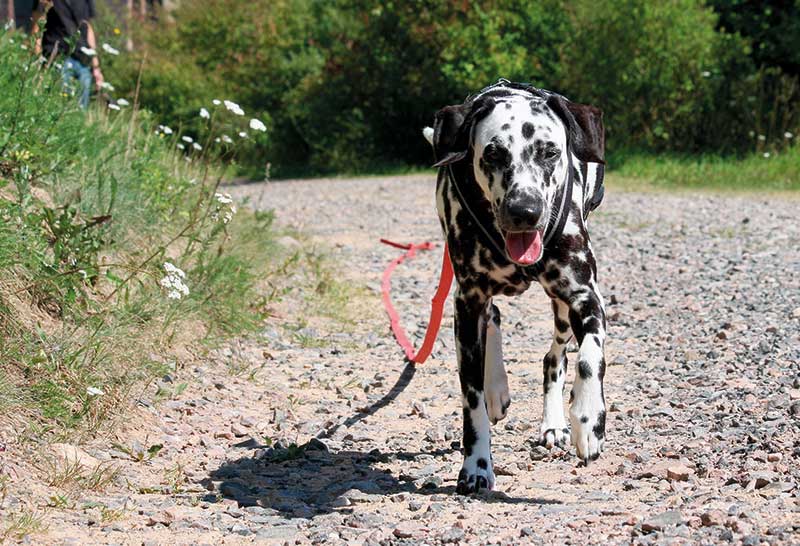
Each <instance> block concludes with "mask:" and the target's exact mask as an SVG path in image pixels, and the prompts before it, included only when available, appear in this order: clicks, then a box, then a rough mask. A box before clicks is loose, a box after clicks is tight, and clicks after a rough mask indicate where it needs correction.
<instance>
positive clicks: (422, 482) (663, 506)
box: [0, 176, 800, 545]
mask: <svg viewBox="0 0 800 546" xmlns="http://www.w3.org/2000/svg"><path fill="white" fill-rule="evenodd" d="M233 192H234V193H235V194H236V196H237V197H239V198H245V197H246V198H248V199H249V201H250V203H251V204H252V205H253V206H256V207H260V208H274V209H275V210H276V211H277V214H278V220H279V222H280V223H282V224H283V225H286V226H292V227H297V228H301V229H302V230H304V231H305V232H306V233H309V234H311V235H312V236H313V238H314V240H315V241H316V244H317V245H318V248H319V249H322V250H324V251H325V252H327V253H329V254H331V255H333V256H334V257H336V259H337V260H338V261H339V263H341V264H342V270H341V271H342V280H344V281H345V282H348V283H352V284H353V285H355V286H357V287H366V290H362V291H361V292H358V293H359V294H363V296H361V297H360V298H361V300H363V301H360V302H358V303H359V304H360V305H361V306H362V308H363V313H362V314H361V315H360V316H361V319H362V320H360V321H358V323H357V324H355V325H349V326H347V327H340V326H337V323H336V321H334V320H330V319H320V318H315V317H308V325H307V326H306V327H305V328H303V330H302V331H301V332H299V333H298V332H291V331H289V330H287V329H285V328H281V327H280V325H279V322H278V321H275V323H274V324H271V325H270V326H269V327H268V328H267V329H266V331H265V332H264V339H263V340H262V341H261V342H259V341H242V342H240V343H237V344H233V345H231V346H230V347H229V348H226V349H224V350H221V351H218V352H217V353H215V354H214V356H213V358H211V359H209V360H208V361H207V362H205V363H203V364H202V365H197V366H196V367H195V368H194V370H190V371H189V372H188V375H189V376H190V377H191V378H192V380H191V381H190V382H189V386H188V387H187V388H186V390H185V391H183V392H182V393H181V394H179V395H176V396H175V397H174V399H173V400H170V401H168V402H163V403H161V404H160V405H156V406H155V407H149V408H145V409H142V410H141V417H142V419H139V418H137V420H136V421H132V422H136V426H130V427H128V430H127V431H126V432H125V434H126V435H127V436H125V435H123V437H125V438H126V439H127V441H128V442H129V444H130V443H132V442H138V444H139V445H141V446H142V447H141V449H146V448H147V447H148V445H151V444H163V446H164V447H163V448H162V450H161V451H160V452H159V453H158V454H157V456H155V457H153V458H152V459H146V460H144V461H141V462H135V461H132V460H131V458H130V456H129V455H126V454H125V453H121V452H120V451H119V449H112V448H110V447H109V446H108V445H107V443H106V444H105V445H103V444H102V443H96V445H95V444H93V445H90V446H84V447H83V448H82V450H81V453H84V454H88V455H90V456H91V457H93V458H94V460H97V461H103V460H108V461H109V462H110V463H113V464H114V465H115V466H116V468H118V469H119V475H118V476H117V478H116V479H115V481H114V486H113V487H111V488H110V489H108V490H107V491H106V492H104V493H94V494H88V495H84V498H82V499H81V501H80V502H79V503H77V504H76V505H75V506H72V507H65V508H60V509H51V510H49V511H48V512H47V520H48V521H47V522H48V523H49V524H50V530H49V534H47V535H43V536H42V538H41V540H42V541H47V540H50V541H53V542H58V543H72V544H86V543H117V544H129V543H130V544H142V543H145V544H147V543H150V544H160V543H166V542H169V543H172V544H184V543H186V544H189V543H207V544H219V543H223V542H224V543H225V544H237V543H251V542H253V543H265V544H270V543H275V544H284V543H287V544H308V543H314V544H320V543H325V544H383V545H386V544H418V543H427V544H444V543H453V544H458V543H463V544H539V543H547V544H568V543H569V544H590V543H598V544H606V543H615V544H623V543H624V544H627V543H636V544H676V543H677V544H682V543H702V544H719V543H728V542H730V543H736V544H748V545H754V544H767V543H768V544H773V545H774V544H792V543H794V544H798V543H800V466H799V465H798V463H800V424H799V423H800V223H798V211H800V201H798V200H797V199H787V198H785V197H768V198H764V197H760V198H754V197H751V196H715V195H710V194H686V195H667V194H663V193H625V192H617V191H614V190H613V188H612V189H611V190H609V191H607V194H606V201H605V202H604V203H603V206H602V207H601V209H600V210H599V211H597V212H596V213H595V214H594V215H593V217H592V222H591V224H592V226H591V233H592V237H593V243H594V248H595V251H596V253H597V256H598V266H599V276H600V282H601V287H602V290H603V293H604V295H605V299H606V302H607V312H608V316H609V321H610V322H609V334H608V344H607V361H608V363H609V368H608V371H607V375H606V397H607V401H608V403H609V409H610V412H609V419H608V426H607V441H606V448H605V452H604V454H603V456H602V457H601V459H600V460H599V461H597V463H595V464H592V465H590V466H589V467H588V468H582V467H578V466H577V464H576V463H577V460H576V458H575V457H574V455H573V454H572V453H571V452H570V451H562V450H560V449H558V448H556V449H555V450H554V451H552V452H551V451H548V450H546V449H544V448H542V447H538V446H536V445H535V438H536V435H537V432H538V427H539V419H540V416H541V411H542V396H541V389H542V385H541V360H542V357H543V356H544V354H545V352H546V350H547V347H548V345H549V342H550V330H551V318H550V310H549V305H548V303H547V301H546V297H545V296H544V295H543V294H542V293H541V291H540V290H539V289H538V287H532V289H531V290H530V291H529V293H527V294H525V295H524V296H522V297H519V298H513V299H505V298H503V299H500V303H499V306H500V308H501V312H502V314H503V322H504V327H503V335H504V349H505V354H506V363H507V369H508V373H509V380H510V384H511V393H512V399H513V404H512V406H511V408H510V412H509V417H508V418H507V419H506V420H505V421H501V422H500V423H499V424H498V425H497V426H495V427H494V438H493V446H494V447H493V452H494V459H495V465H496V469H495V470H496V472H497V474H498V476H497V485H496V489H497V490H496V491H495V492H494V493H492V494H490V495H487V496H484V497H460V496H457V495H455V494H454V489H455V478H456V475H457V473H458V469H459V467H460V464H461V455H460V453H459V449H458V442H459V439H460V419H461V417H460V409H459V408H460V406H459V404H460V401H459V400H460V398H459V389H458V382H457V377H456V372H455V370H456V364H455V356H454V349H453V336H452V333H451V329H452V319H450V318H449V317H447V318H446V319H445V323H444V325H443V331H442V334H441V335H440V339H439V341H438V342H437V347H436V349H435V351H434V355H433V358H431V359H430V360H429V361H428V362H427V363H425V364H424V365H422V366H420V367H419V368H418V369H416V370H414V369H412V368H404V364H403V360H402V358H401V352H400V350H399V349H398V348H397V346H396V345H395V344H394V341H393V340H392V338H391V337H390V334H389V333H388V327H387V321H386V319H385V317H384V316H383V315H382V311H381V308H380V299H379V294H378V287H379V283H380V274H381V271H382V270H383V268H384V266H385V264H386V263H387V262H388V261H389V260H390V259H391V258H393V257H395V256H397V255H398V253H399V251H398V250H397V249H393V248H390V247H387V246H384V245H380V244H378V242H377V239H378V238H379V237H386V238H389V239H393V240H397V241H401V242H404V241H422V240H425V239H430V240H434V241H438V240H439V227H438V221H437V219H436V213H435V210H434V181H433V178H432V177H430V176H417V177H392V178H373V179H354V180H343V179H333V180H314V181H296V182H282V183H273V184H261V185H249V186H239V187H237V188H234V189H233ZM440 258H441V257H440V254H439V251H438V250H437V251H434V252H429V253H423V254H421V255H420V256H419V258H417V259H415V260H414V261H413V262H410V263H409V264H407V265H403V266H401V267H400V268H398V270H397V272H396V274H395V279H394V284H393V290H394V296H395V303H396V306H397V307H398V310H399V311H400V313H401V315H402V316H403V317H404V323H405V324H406V327H407V329H408V331H409V332H410V333H411V334H412V337H413V338H414V341H415V342H416V343H419V340H420V337H421V335H422V334H423V333H424V327H425V321H426V320H427V312H428V301H429V298H430V296H431V295H432V294H433V290H434V287H435V284H436V281H437V278H436V276H437V273H438V265H439V260H440ZM287 305H288V306H289V307H291V302H287ZM330 311H331V312H332V313H335V311H336V310H335V309H332V310H330ZM298 334H300V335H298ZM570 357H571V364H572V363H574V354H572V355H570ZM570 368H572V365H571V366H570ZM572 371H573V370H572V369H570V376H571V374H572ZM570 381H571V379H570ZM140 421H141V422H140ZM267 438H269V439H272V440H273V441H274V443H273V444H272V445H267V442H266V441H265V439H267ZM293 444H295V445H293ZM296 446H301V447H296ZM94 460H90V463H88V464H93V462H94ZM14 501H16V502H17V503H19V502H21V500H20V499H19V498H16V499H15V498H14V497H13V496H12V499H11V500H10V501H9V500H8V499H7V500H6V501H5V506H6V507H7V508H8V507H11V508H13V507H14V504H13V503H14ZM0 507H2V506H0ZM109 511H112V512H111V513H113V514H117V515H116V516H114V517H110V516H108V515H107V514H108V513H109ZM37 540H38V539H37Z"/></svg>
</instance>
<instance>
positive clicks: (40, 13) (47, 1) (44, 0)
mask: <svg viewBox="0 0 800 546" xmlns="http://www.w3.org/2000/svg"><path fill="white" fill-rule="evenodd" d="M51 7H53V2H52V0H39V1H38V2H36V4H35V5H34V8H33V13H32V14H31V21H32V23H33V25H32V26H31V33H32V34H33V35H34V36H36V44H34V46H33V51H34V53H36V54H37V55H41V54H42V35H41V33H40V30H41V29H40V28H39V21H40V20H41V19H42V18H43V17H44V16H45V15H47V10H49V9H50V8H51Z"/></svg>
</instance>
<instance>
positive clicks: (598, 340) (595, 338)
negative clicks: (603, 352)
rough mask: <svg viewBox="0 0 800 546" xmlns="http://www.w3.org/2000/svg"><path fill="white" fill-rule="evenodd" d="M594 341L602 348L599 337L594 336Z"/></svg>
mask: <svg viewBox="0 0 800 546" xmlns="http://www.w3.org/2000/svg"><path fill="white" fill-rule="evenodd" d="M592 339H593V340H594V344H595V345H597V346H598V347H600V338H599V337H597V336H592Z"/></svg>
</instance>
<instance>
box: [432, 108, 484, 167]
mask: <svg viewBox="0 0 800 546" xmlns="http://www.w3.org/2000/svg"><path fill="white" fill-rule="evenodd" d="M494 106H495V103H494V101H493V100H490V99H485V98H479V99H478V100H475V101H467V102H466V103H464V104H457V105H454V106H445V107H444V108H442V109H441V110H439V111H438V112H436V119H435V121H434V124H433V151H434V153H435V154H436V158H437V160H438V161H437V162H436V163H434V165H433V166H434V167H444V166H445V165H451V164H453V163H456V162H458V161H461V160H462V159H464V158H465V157H467V155H468V154H469V148H470V146H471V145H472V142H471V140H472V131H473V129H474V127H475V124H476V123H477V122H478V121H480V120H481V119H483V118H484V117H485V116H486V115H488V114H489V112H491V111H492V109H493V108H494Z"/></svg>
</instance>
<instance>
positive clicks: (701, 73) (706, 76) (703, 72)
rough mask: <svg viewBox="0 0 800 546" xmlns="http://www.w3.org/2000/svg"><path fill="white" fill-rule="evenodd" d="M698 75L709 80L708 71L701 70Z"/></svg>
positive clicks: (709, 74) (709, 73)
mask: <svg viewBox="0 0 800 546" xmlns="http://www.w3.org/2000/svg"><path fill="white" fill-rule="evenodd" d="M700 75H701V76H703V77H704V78H710V77H711V72H709V71H708V70H703V71H702V72H700Z"/></svg>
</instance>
